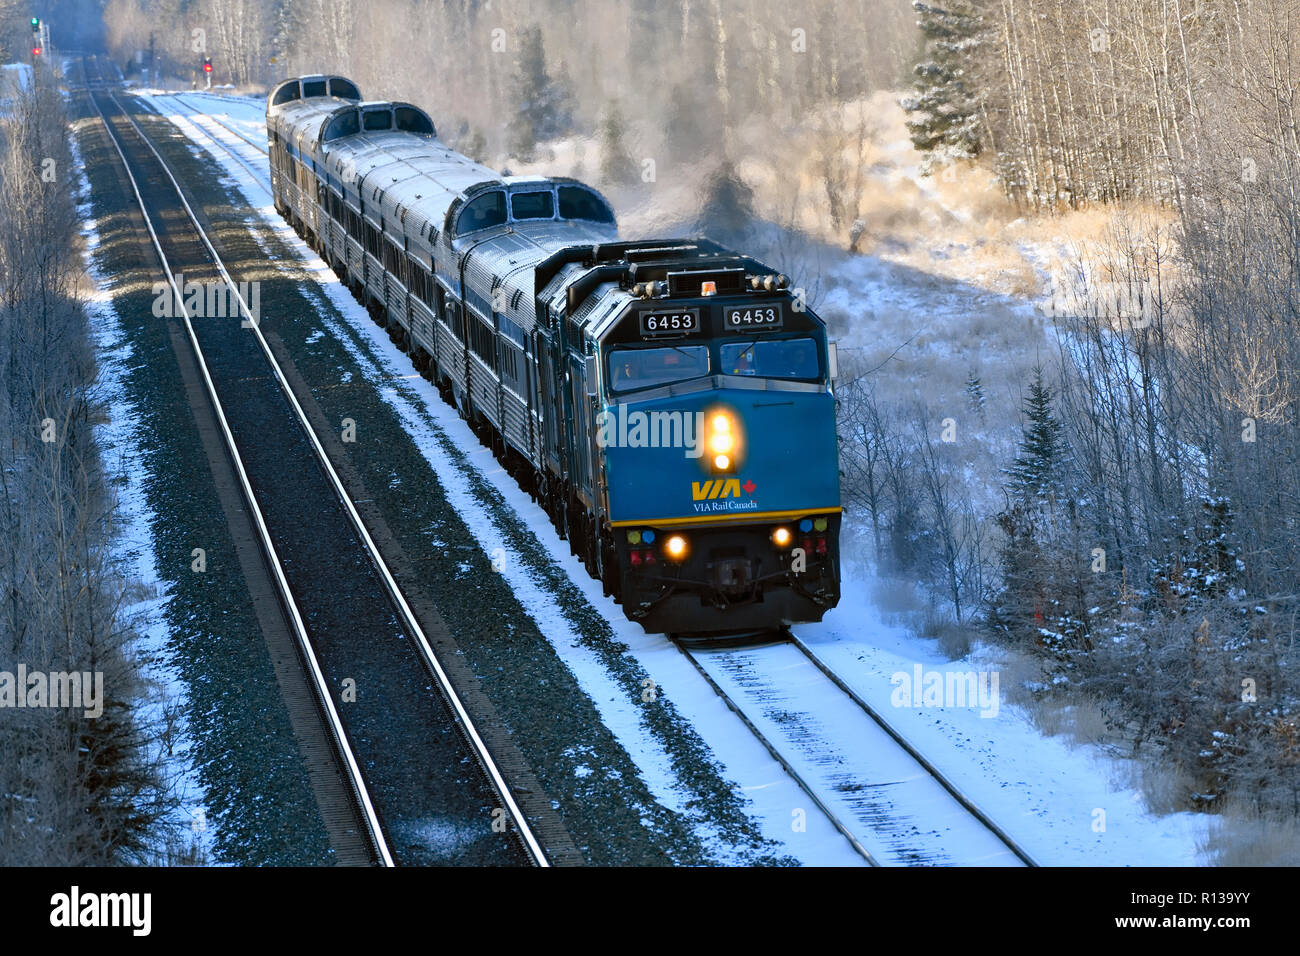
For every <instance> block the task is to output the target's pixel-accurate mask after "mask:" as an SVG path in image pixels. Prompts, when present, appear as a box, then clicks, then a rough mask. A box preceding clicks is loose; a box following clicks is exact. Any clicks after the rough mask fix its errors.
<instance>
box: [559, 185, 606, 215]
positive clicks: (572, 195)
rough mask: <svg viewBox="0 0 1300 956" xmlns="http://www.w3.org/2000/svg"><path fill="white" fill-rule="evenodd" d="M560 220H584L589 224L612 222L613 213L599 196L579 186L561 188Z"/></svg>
mask: <svg viewBox="0 0 1300 956" xmlns="http://www.w3.org/2000/svg"><path fill="white" fill-rule="evenodd" d="M558 192H559V194H560V218H561V219H586V220H588V221H590V222H613V221H614V213H613V212H611V211H610V209H609V207H608V206H606V205H605V203H604V202H603V201H602V200H601V198H600V197H599V196H597V195H596V194H595V193H593V192H592V191H591V190H589V189H583V188H582V187H581V186H561V187H560V188H559V190H558Z"/></svg>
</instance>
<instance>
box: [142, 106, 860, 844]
mask: <svg viewBox="0 0 1300 956" xmlns="http://www.w3.org/2000/svg"><path fill="white" fill-rule="evenodd" d="M149 99H150V102H151V103H152V105H154V106H155V107H156V108H157V109H158V110H159V111H160V112H161V113H162V114H163V115H164V116H166V117H167V118H168V119H169V120H170V121H171V122H173V123H175V124H177V126H178V127H179V128H181V129H182V130H183V131H185V132H186V134H187V135H189V136H190V137H191V138H192V139H193V140H194V142H195V143H196V144H199V145H202V146H205V147H206V148H208V152H209V154H210V155H211V156H212V157H213V158H214V159H215V160H217V161H218V162H220V163H221V164H222V165H223V166H224V168H225V170H226V172H227V174H228V175H229V176H230V178H231V179H232V180H233V181H234V182H235V183H236V184H237V185H238V186H239V188H240V189H241V191H243V193H244V195H245V197H246V198H247V199H248V200H249V202H250V203H251V204H253V205H254V206H255V207H256V208H258V210H259V212H261V213H262V215H263V217H264V218H265V220H266V222H267V224H268V225H269V226H270V227H271V228H272V229H273V230H274V231H275V232H276V234H277V236H278V237H279V238H280V239H281V240H282V241H283V242H285V243H286V244H288V245H290V246H291V247H292V248H294V249H295V250H296V252H297V253H298V255H299V257H300V258H301V259H302V260H303V262H304V263H305V267H306V269H307V271H309V272H311V273H312V274H313V277H314V278H315V281H316V282H317V283H318V284H319V285H320V287H321V289H322V291H323V292H324V294H325V296H326V297H327V298H328V299H329V301H330V303H331V304H332V305H333V306H334V307H335V308H336V309H337V310H338V311H339V313H340V314H342V315H343V316H345V317H346V318H347V320H348V321H349V322H350V323H351V331H352V332H359V333H360V334H361V335H362V336H363V337H364V338H365V339H366V340H367V342H366V344H367V346H368V348H369V350H370V351H371V352H372V353H374V354H377V355H378V356H379V358H380V359H381V362H382V364H381V365H379V366H376V365H375V364H374V363H373V362H372V361H371V359H370V358H369V356H368V355H367V354H365V352H363V351H362V350H360V349H358V348H357V347H355V346H354V345H353V344H352V342H351V341H350V337H349V335H348V334H347V331H348V330H344V329H339V328H330V327H329V326H330V324H331V323H329V322H325V325H326V326H327V329H328V331H329V332H331V333H332V334H334V335H336V336H337V337H338V338H339V339H340V340H341V341H343V342H344V343H345V344H346V345H347V346H348V349H349V351H350V352H351V354H352V355H353V356H354V358H355V359H356V360H357V362H358V364H360V365H361V367H362V368H363V369H365V370H366V373H367V375H368V377H370V378H371V379H372V381H375V382H376V383H377V384H378V387H379V388H380V391H381V394H382V395H383V396H384V397H385V398H386V399H387V400H388V401H389V402H390V403H391V404H392V405H393V407H394V408H395V409H396V410H397V412H398V414H399V415H400V416H401V418H402V420H403V421H404V422H405V424H406V425H407V428H408V430H409V431H410V433H411V435H412V436H414V438H415V440H416V443H417V446H418V447H419V448H420V451H421V452H422V453H423V455H424V456H425V459H426V460H427V461H428V463H429V465H430V467H431V468H432V469H433V470H434V472H435V474H436V475H437V477H438V481H439V483H440V484H441V485H442V486H443V488H444V489H445V490H446V493H447V498H448V501H449V502H450V503H451V505H452V506H453V507H454V508H455V509H456V511H457V513H458V514H459V515H460V516H461V518H462V520H464V521H465V523H466V525H467V527H468V528H469V530H470V531H471V533H473V534H474V536H475V538H476V539H477V540H478V541H479V543H480V544H481V545H482V547H483V549H484V552H485V553H487V554H492V553H493V552H494V551H496V550H497V549H498V548H500V549H502V550H503V551H504V553H505V554H504V560H498V561H497V563H498V564H499V565H500V566H501V567H502V571H501V573H502V574H503V575H505V576H506V577H507V579H509V581H510V586H511V589H512V591H513V592H514V594H515V596H516V598H517V599H518V600H519V602H520V603H521V604H522V605H523V607H524V609H525V610H526V611H527V612H528V614H529V616H530V617H532V618H533V620H534V621H535V622H536V623H537V626H538V629H539V630H540V631H541V633H542V634H543V635H544V636H545V637H546V638H547V640H548V641H549V642H550V643H551V644H552V646H553V647H555V649H556V653H557V654H558V655H559V656H560V658H561V659H562V660H564V661H565V663H566V665H567V666H568V667H569V669H570V671H571V672H572V673H573V674H574V676H575V678H576V679H577V681H578V683H579V685H580V686H581V687H582V689H583V691H584V692H585V693H586V694H587V696H588V697H590V698H591V700H592V702H593V704H594V705H595V706H596V708H597V710H598V712H599V713H600V715H601V719H602V722H603V723H604V724H605V725H606V726H607V727H608V728H609V729H610V731H611V732H612V733H613V734H614V735H615V736H616V737H617V738H618V740H619V742H620V743H621V744H622V745H623V747H624V749H625V750H627V752H628V754H629V756H630V757H631V758H632V760H633V762H634V763H635V764H636V766H637V768H638V770H639V771H640V773H641V776H642V779H643V780H644V781H645V783H646V785H647V787H648V788H649V789H650V792H651V793H652V794H654V796H655V799H656V800H657V801H658V802H660V803H661V804H662V805H663V806H665V807H667V808H668V809H670V810H673V811H675V812H677V813H679V814H681V815H683V816H684V817H686V818H688V819H690V818H691V816H692V815H691V813H690V812H689V808H688V807H687V806H686V805H685V802H684V801H685V799H687V790H686V788H685V787H684V786H683V785H682V784H681V783H680V781H679V780H678V779H677V775H676V773H675V772H674V770H673V768H672V765H671V760H670V758H669V756H668V754H667V752H666V751H665V750H664V748H663V746H662V744H661V743H660V742H659V741H658V740H657V739H656V738H655V737H654V735H653V733H652V732H651V731H650V729H649V727H648V726H647V725H646V724H645V723H643V721H642V716H641V714H642V708H641V705H640V704H639V703H636V702H633V701H632V700H629V699H628V697H627V695H626V693H625V692H624V691H623V690H622V688H621V687H620V686H619V685H618V683H617V681H616V680H615V679H614V677H613V675H612V674H610V673H609V671H608V670H607V669H606V668H605V667H604V665H603V664H602V663H601V662H600V660H599V658H598V656H597V655H596V653H595V652H594V651H592V650H591V649H589V648H587V647H586V646H584V645H583V644H582V642H581V640H580V639H579V637H578V636H577V635H576V634H574V632H573V630H572V627H571V625H570V623H569V622H568V620H567V619H566V618H565V617H564V615H563V613H562V611H561V610H560V608H559V607H558V606H557V605H556V603H555V601H554V597H553V595H552V594H550V593H549V591H548V590H547V589H545V588H544V587H543V586H541V585H539V583H538V582H537V581H536V580H535V579H534V578H533V576H532V574H531V573H530V571H529V568H528V565H527V563H526V562H525V561H524V560H522V559H521V558H520V556H519V554H518V553H517V552H515V551H514V549H512V548H511V547H510V546H509V544H508V543H507V541H506V540H505V537H506V536H505V535H503V534H502V533H501V531H500V530H499V529H498V528H497V526H496V523H495V519H494V518H493V517H492V515H491V514H490V512H489V510H488V509H487V508H486V507H485V506H484V504H483V502H482V501H481V500H480V499H479V498H478V497H477V496H476V495H475V494H474V493H473V491H472V490H471V488H470V487H469V484H468V482H467V479H466V475H465V474H464V473H463V472H462V471H461V469H460V466H459V465H458V464H457V463H456V462H454V461H453V460H452V459H451V458H450V457H449V456H448V455H447V454H446V453H445V452H444V451H443V447H444V443H450V444H452V445H454V446H455V447H456V448H459V449H460V450H462V451H463V452H466V453H467V455H468V458H469V461H470V462H471V463H472V467H473V468H474V469H475V471H476V472H477V473H478V474H480V475H482V476H483V477H485V478H486V479H487V480H488V482H489V483H490V484H491V485H492V486H493V487H494V488H495V489H496V490H497V491H498V492H499V493H500V495H501V496H502V497H503V498H504V499H505V500H506V502H507V503H508V504H509V505H510V507H511V508H512V509H513V511H514V512H515V513H516V514H517V515H518V516H519V519H520V523H521V524H522V525H523V526H524V527H527V528H528V530H529V531H530V532H531V533H532V535H533V536H534V537H535V538H536V539H537V540H538V541H539V542H541V543H542V544H543V545H544V546H545V550H548V551H550V552H551V556H552V558H553V559H554V560H555V561H556V563H558V564H559V565H560V566H561V567H562V568H563V569H564V571H565V573H566V574H567V575H568V576H569V578H570V579H571V580H572V581H573V582H574V583H575V584H576V585H577V586H578V588H579V589H580V590H581V591H582V593H583V595H584V596H585V597H586V599H587V600H588V601H589V602H590V603H591V604H593V605H594V606H595V607H597V608H599V609H600V610H601V611H602V612H603V613H604V616H605V618H606V619H607V620H608V621H609V622H610V624H611V625H612V627H613V630H614V632H615V633H614V636H615V638H616V639H618V640H621V641H624V642H625V643H627V644H628V645H629V646H630V647H631V648H632V653H633V655H634V656H635V657H636V659H637V661H638V662H639V663H640V664H641V665H642V666H643V667H644V668H645V670H646V672H647V673H649V674H651V675H652V676H653V679H654V680H655V683H656V685H657V687H658V688H659V690H660V692H662V693H663V694H665V695H667V696H668V697H670V698H671V700H672V701H673V703H674V705H675V706H676V707H677V709H678V710H679V712H681V714H682V716H683V718H684V719H686V720H688V721H690V722H691V724H692V725H693V726H694V727H695V728H696V730H697V731H698V732H699V733H700V736H701V737H702V738H703V739H704V740H705V741H706V743H708V744H709V745H710V747H711V748H712V750H713V754H714V756H715V757H716V758H717V759H718V760H719V761H720V762H721V763H722V764H723V766H724V768H725V773H726V776H727V777H728V779H731V780H742V781H745V782H746V783H745V785H744V787H743V792H744V794H745V796H747V797H748V798H749V799H750V801H751V804H752V806H751V808H750V812H751V815H752V816H753V817H754V818H755V819H756V820H757V821H758V822H759V824H760V827H761V829H762V833H763V836H764V837H766V838H768V839H770V840H772V841H774V842H776V843H777V844H778V846H777V847H776V848H774V851H773V852H776V853H780V852H787V853H789V854H790V855H792V856H794V857H796V858H798V859H800V860H802V861H804V862H807V863H813V864H818V865H825V866H840V865H843V866H859V865H862V864H863V860H862V859H861V857H859V856H858V855H857V854H856V852H854V851H853V849H852V848H851V847H850V846H849V844H848V843H847V842H846V841H845V840H844V839H843V837H842V836H841V835H840V834H839V833H838V832H837V831H836V830H835V829H834V828H833V827H832V826H831V825H830V823H829V822H828V821H826V820H825V819H824V818H822V817H820V816H818V815H815V814H814V815H811V816H810V817H809V818H808V821H807V830H806V832H794V831H793V829H792V816H791V808H792V807H801V806H804V805H805V804H806V803H807V797H806V796H805V795H804V794H803V792H802V791H800V790H799V789H798V788H797V785H796V784H795V783H794V782H793V781H792V780H791V779H790V778H789V776H788V775H786V773H785V772H784V770H782V769H781V767H780V765H779V764H777V763H776V761H774V760H773V759H772V757H771V755H770V754H768V753H767V751H766V750H765V749H764V748H763V746H762V745H761V744H760V743H759V742H758V741H757V740H755V739H754V738H753V736H752V735H751V734H750V733H749V732H748V731H747V730H746V729H745V726H744V725H743V724H742V723H741V722H740V720H739V719H738V718H737V717H736V716H735V715H734V714H733V713H732V712H731V711H730V710H728V709H727V707H726V705H725V704H724V703H723V702H722V701H721V700H720V699H719V698H718V697H717V696H716V695H715V694H714V693H713V692H712V690H711V689H710V688H709V687H708V685H707V683H705V681H704V679H703V678H701V677H700V676H699V674H698V672H696V671H695V669H694V667H693V666H692V665H691V663H690V662H689V661H688V660H687V659H686V658H685V657H684V656H682V654H681V653H680V652H679V651H678V650H677V649H676V648H675V647H674V646H673V645H672V644H671V643H669V642H668V640H667V639H666V638H664V637H663V636H662V635H646V633H645V631H644V630H643V629H642V628H641V627H640V626H639V625H636V624H633V623H631V622H630V621H627V620H626V619H625V618H624V617H623V615H622V613H621V612H620V611H619V609H618V607H617V605H615V604H614V603H613V602H612V601H611V600H610V599H609V598H606V597H605V596H604V595H603V594H602V592H601V588H600V585H599V584H598V583H596V582H595V581H592V580H591V579H590V578H589V577H588V576H587V574H586V572H585V570H584V569H583V567H582V565H581V564H580V563H579V562H578V560H577V559H576V558H574V557H573V556H572V555H570V554H569V553H568V548H567V547H566V546H565V545H564V544H563V542H560V541H559V540H558V539H557V538H556V536H555V532H554V529H553V528H552V527H551V523H550V519H549V518H547V516H546V514H545V513H544V512H543V511H542V510H541V508H539V507H538V506H537V505H536V504H535V503H534V502H533V501H532V499H531V498H529V497H528V496H527V495H526V494H524V492H523V491H522V490H520V488H519V486H518V485H517V484H516V483H515V481H514V479H512V478H511V477H510V476H509V475H508V474H506V472H505V470H504V469H502V468H501V466H500V464H499V463H498V462H497V461H496V459H495V458H493V457H492V453H491V452H490V451H489V450H488V449H486V448H484V447H483V446H482V445H481V444H479V441H478V439H477V438H476V437H475V436H474V434H473V432H471V431H470V429H469V426H468V425H467V424H466V423H465V422H464V421H463V420H462V419H461V418H460V416H459V415H458V414H457V413H456V411H455V409H453V408H450V407H449V406H448V405H446V404H445V403H444V402H443V401H442V399H441V397H440V396H439V395H438V392H437V390H436V389H435V388H434V387H433V386H432V385H430V384H429V383H428V382H426V381H424V380H423V379H421V378H420V377H419V376H416V375H413V374H412V373H411V371H410V359H409V358H408V357H407V356H406V355H405V354H404V353H402V352H401V351H399V350H398V349H397V348H396V347H395V346H394V345H393V344H392V342H391V341H389V339H388V336H387V334H386V333H385V332H383V331H382V330H381V329H379V328H378V327H377V326H376V325H375V324H374V323H373V322H371V321H370V319H369V317H368V316H367V314H366V312H365V310H364V309H362V308H361V306H360V305H358V304H357V302H356V300H354V299H353V298H352V295H351V293H350V292H348V290H347V289H346V288H344V287H343V285H342V283H340V282H339V281H338V278H337V277H336V276H335V275H334V273H333V271H332V270H330V269H329V268H328V267H327V266H326V265H325V263H324V262H322V261H321V260H320V259H319V258H317V257H316V256H315V254H314V253H312V252H311V251H310V250H309V249H308V248H307V246H306V245H305V244H304V243H303V242H302V241H301V240H300V239H298V237H297V236H296V235H295V234H294V232H293V230H292V229H290V228H289V227H288V225H287V224H286V223H285V222H284V221H283V220H282V219H281V218H280V217H279V215H278V214H276V212H275V209H274V207H273V206H272V205H271V204H270V202H269V200H267V193H266V192H265V191H264V184H261V183H258V182H257V181H255V180H254V179H253V177H251V176H250V174H249V172H248V171H247V170H246V169H244V168H243V167H242V166H241V165H240V164H239V163H238V162H236V161H235V160H233V159H231V158H230V156H229V155H228V154H226V153H225V152H224V151H223V150H221V149H220V148H218V147H216V146H215V145H213V144H212V143H211V141H210V140H208V139H207V138H206V137H205V136H204V135H203V134H202V133H200V132H198V131H197V130H195V129H194V125H193V123H192V122H191V121H189V120H187V119H186V118H185V116H184V115H183V114H178V113H177V112H176V111H175V109H174V107H173V108H171V109H169V108H168V103H167V98H166V97H164V96H153V97H150V98H149ZM186 99H188V100H189V101H190V102H197V101H196V100H194V99H193V98H192V97H186ZM253 108H255V109H257V110H261V108H262V107H261V104H260V103H259V104H250V106H249V109H253ZM220 109H221V110H225V111H227V114H226V115H230V114H233V112H234V110H235V109H236V107H233V106H232V105H231V104H229V103H226V102H223V103H222V104H221V106H220ZM226 115H223V116H222V118H223V119H225V118H226ZM214 135H216V131H214ZM223 139H224V137H223ZM231 139H232V140H233V139H234V137H231ZM264 202H265V205H262V204H263V203H264ZM697 829H698V830H699V831H700V833H699V835H700V837H701V839H702V840H703V842H704V843H705V845H706V846H709V847H710V848H711V849H712V850H713V852H714V853H715V854H717V855H718V857H719V858H720V859H723V860H725V859H727V858H730V857H732V856H733V854H732V853H731V852H730V848H728V847H727V846H725V845H724V844H723V843H722V842H721V841H720V840H719V838H718V837H717V834H716V833H714V832H712V831H711V828H710V827H709V825H708V823H707V822H706V821H699V822H697Z"/></svg>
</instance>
